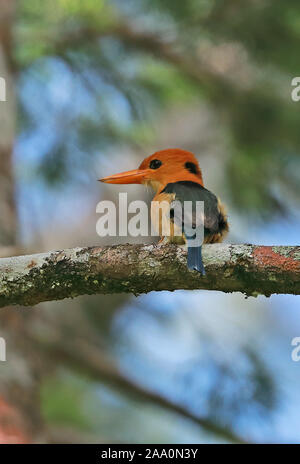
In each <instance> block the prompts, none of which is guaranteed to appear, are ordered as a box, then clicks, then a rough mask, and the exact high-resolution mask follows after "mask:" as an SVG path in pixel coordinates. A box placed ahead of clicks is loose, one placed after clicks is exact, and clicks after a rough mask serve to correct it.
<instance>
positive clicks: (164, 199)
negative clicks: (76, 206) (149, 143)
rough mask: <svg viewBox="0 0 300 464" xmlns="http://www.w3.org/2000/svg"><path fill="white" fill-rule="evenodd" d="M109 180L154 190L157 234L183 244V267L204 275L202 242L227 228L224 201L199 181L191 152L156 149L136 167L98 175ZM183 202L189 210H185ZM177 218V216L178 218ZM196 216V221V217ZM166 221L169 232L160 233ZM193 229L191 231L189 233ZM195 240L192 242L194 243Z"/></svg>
mask: <svg viewBox="0 0 300 464" xmlns="http://www.w3.org/2000/svg"><path fill="white" fill-rule="evenodd" d="M99 180H100V181H101V182H105V183H109V184H144V185H148V186H150V187H151V188H152V189H153V190H154V192H155V196H154V197H153V200H152V202H153V203H155V204H156V205H157V204H158V205H163V206H162V208H161V212H160V214H158V215H157V214H156V209H155V208H151V221H152V222H154V223H155V222H156V224H155V226H156V228H157V229H158V232H159V235H160V236H161V240H160V241H161V242H163V243H164V242H170V243H177V244H187V248H188V252H187V267H188V269H189V270H191V271H198V272H199V273H201V274H202V275H205V268H204V265H203V262H202V244H203V243H219V242H222V241H223V239H224V237H225V236H226V234H227V233H228V231H229V225H228V221H227V215H226V211H225V207H224V205H223V204H222V203H221V202H220V200H219V199H218V198H217V197H216V195H215V194H214V193H212V192H210V191H209V190H207V189H206V188H205V187H204V185H203V178H202V172H201V169H200V166H199V163H198V160H197V158H196V157H195V155H194V154H193V153H191V152H189V151H186V150H182V149H179V148H169V149H166V150H160V151H157V152H155V153H154V154H153V155H150V156H148V157H147V158H145V159H144V161H143V162H142V163H141V164H140V166H139V168H138V169H133V170H131V171H126V172H121V173H118V174H113V175H111V176H107V177H104V178H102V179H99ZM178 202H179V204H180V205H181V207H182V211H183V214H182V215H181V216H179V215H178V214H174V210H175V208H174V205H175V203H176V204H178ZM197 202H202V205H204V208H202V210H201V211H202V217H201V218H198V217H197V214H198V215H199V214H201V213H197V211H198V210H197V208H196V207H195V206H196V204H197ZM187 204H190V205H192V210H189V212H188V214H185V212H186V211H185V209H186V210H187V206H186V205H187ZM179 218H180V219H179ZM198 219H199V221H198ZM166 221H167V222H169V225H170V229H169V230H170V234H168V235H167V236H164V235H163V231H164V230H166V229H165V228H164V225H165V224H164V222H166ZM197 227H202V230H203V233H202V240H201V243H196V242H194V243H193V238H195V232H197ZM193 232H194V234H193ZM195 243H196V245H195Z"/></svg>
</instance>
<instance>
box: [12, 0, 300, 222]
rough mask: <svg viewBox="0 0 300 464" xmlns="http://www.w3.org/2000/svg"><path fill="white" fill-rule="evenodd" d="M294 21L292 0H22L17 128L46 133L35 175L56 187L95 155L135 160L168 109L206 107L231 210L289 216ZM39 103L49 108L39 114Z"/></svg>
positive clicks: (295, 167) (294, 140)
mask: <svg viewBox="0 0 300 464" xmlns="http://www.w3.org/2000/svg"><path fill="white" fill-rule="evenodd" d="M299 16H300V5H299V2H296V1H295V0H292V1H290V2H285V1H283V0H279V1H277V2H276V3H275V4H274V2H272V1H271V0H266V1H264V2H257V1H254V0H253V1H252V0H251V1H250V2H248V4H247V7H245V5H244V4H243V3H242V2H234V1H227V2H225V1H219V0H218V1H216V0H215V1H213V0H212V1H208V0H201V1H196V0H186V1H184V2H182V1H177V0H176V1H175V0H151V1H149V0H141V1H140V0H139V1H138V0H129V1H126V2H123V1H120V0H119V1H117V0H115V1H113V0H112V1H107V0H100V1H99V0H86V1H84V2H83V1H79V0H53V1H51V2H48V1H45V2H41V1H39V0H23V1H20V2H19V10H18V21H17V23H16V48H15V66H16V68H17V70H18V74H19V83H20V85H19V89H20V105H21V107H22V119H21V120H20V123H21V130H23V131H24V132H25V134H26V136H30V135H32V134H34V132H38V130H39V124H40V122H41V120H44V122H45V125H48V127H50V126H51V133H52V137H51V141H49V143H48V146H45V147H44V152H43V153H41V156H40V159H39V163H38V170H37V174H38V175H40V174H43V175H44V177H45V178H46V179H47V180H48V181H50V182H56V181H58V180H61V179H64V182H66V179H68V175H69V178H70V179H72V178H74V176H76V169H77V170H79V172H80V170H81V169H82V168H83V167H84V168H85V169H87V168H88V165H89V162H91V160H92V157H91V156H89V155H91V154H93V153H95V151H96V149H98V151H100V152H102V153H105V150H107V149H108V148H109V149H112V147H117V146H120V145H122V146H124V145H126V146H131V145H133V146H138V147H140V148H141V151H142V147H143V146H144V145H145V144H146V143H149V142H151V140H152V138H153V137H154V132H153V129H152V123H153V121H154V120H156V119H157V118H161V117H162V115H163V114H165V113H163V111H165V110H167V108H168V107H169V106H170V105H174V104H176V103H186V104H189V103H191V102H193V104H194V105H195V104H197V102H199V105H200V104H201V102H202V101H203V100H205V101H206V103H208V104H209V105H210V106H211V108H212V109H213V110H214V111H215V113H216V115H217V117H218V118H219V119H220V121H221V124H222V125H223V127H224V130H226V131H227V134H228V139H229V140H230V147H229V148H230V156H229V157H228V159H227V160H226V165H225V172H224V178H225V179H226V180H227V182H228V187H229V191H230V193H231V198H232V201H233V204H234V206H235V207H237V208H239V209H240V210H241V211H244V212H245V211H247V212H248V213H249V212H250V211H253V212H256V213H257V212H259V213H262V214H264V215H265V216H268V215H269V214H275V213H278V212H279V213H282V212H285V211H292V210H293V206H292V205H293V200H296V201H298V200H299V180H300V179H299V172H300V169H299V146H300V131H299V127H298V114H299V109H298V108H299V106H298V105H297V104H296V103H294V102H292V100H291V98H290V90H291V79H292V77H294V75H297V62H298V53H299V52H298V42H299V35H300V23H299V20H298V19H297V18H298V17H299ZM230 63H233V65H232V66H231V64H230ZM237 71H238V72H237ZM241 72H242V73H243V74H242V76H243V77H241ZM62 76H64V78H66V76H67V77H68V78H69V82H70V84H69V88H68V90H69V95H68V98H66V96H65V95H64V103H63V104H62V103H61V101H60V99H61V97H60V95H54V94H53V91H52V85H59V82H60V80H61V78H62ZM41 80H42V81H43V85H42V86H41ZM29 83H31V88H33V89H34V91H32V93H31V95H29V96H28V90H27V93H26V86H28V85H29ZM71 87H72V88H71ZM64 92H65V93H67V90H64ZM33 95H34V96H35V105H34V107H32V105H31V104H30V101H29V100H28V99H29V98H32V96H33ZM40 98H41V99H42V100H43V99H45V98H48V99H49V101H50V103H49V106H48V107H47V110H45V107H43V105H42V104H41V107H39V105H38V101H39V99H40ZM41 103H42V101H41ZM45 112H46V113H47V114H45ZM41 114H42V116H41ZM47 115H48V117H49V118H50V116H51V118H52V121H53V122H52V123H51V124H50V123H49V120H47V118H46V116H47ZM62 121H63V124H62ZM200 139H201V134H200ZM200 142H201V140H199V144H200ZM160 148H166V147H160ZM143 155H144V153H143ZM74 165H76V169H73V168H74ZM72 166H73V167H72ZM291 166H292V168H291ZM77 172H78V171H77Z"/></svg>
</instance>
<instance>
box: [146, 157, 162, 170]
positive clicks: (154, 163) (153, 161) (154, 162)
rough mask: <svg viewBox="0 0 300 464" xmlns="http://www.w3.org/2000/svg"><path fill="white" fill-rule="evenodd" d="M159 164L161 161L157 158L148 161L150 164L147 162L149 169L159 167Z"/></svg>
mask: <svg viewBox="0 0 300 464" xmlns="http://www.w3.org/2000/svg"><path fill="white" fill-rule="evenodd" d="M161 165H162V162H161V161H160V160H157V159H155V160H152V161H150V164H149V166H150V169H158V168H160V167H161Z"/></svg>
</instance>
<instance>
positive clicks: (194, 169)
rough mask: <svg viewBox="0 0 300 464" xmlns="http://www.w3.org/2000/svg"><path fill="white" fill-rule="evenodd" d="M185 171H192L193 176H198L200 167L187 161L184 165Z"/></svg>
mask: <svg viewBox="0 0 300 464" xmlns="http://www.w3.org/2000/svg"><path fill="white" fill-rule="evenodd" d="M184 167H185V169H187V170H188V171H190V173H191V174H198V173H199V171H198V166H197V165H196V164H195V163H191V162H190V161H187V162H186V163H185V165H184Z"/></svg>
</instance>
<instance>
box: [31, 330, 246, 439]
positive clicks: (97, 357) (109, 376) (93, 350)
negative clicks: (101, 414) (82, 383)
mask: <svg viewBox="0 0 300 464" xmlns="http://www.w3.org/2000/svg"><path fill="white" fill-rule="evenodd" d="M33 339H34V340H35V341H37V342H38V343H39V347H40V348H42V349H44V350H46V351H47V352H48V354H51V356H52V357H53V358H54V359H56V360H57V362H58V363H60V364H65V365H66V366H68V367H72V368H74V369H75V370H77V371H78V372H80V373H82V374H84V375H86V376H88V377H89V378H90V379H92V380H94V381H97V382H100V383H103V384H105V385H107V386H108V387H111V388H113V389H114V390H115V391H117V392H118V393H120V394H123V395H125V396H126V397H128V398H129V399H131V400H133V401H138V402H141V403H142V404H151V405H153V406H156V407H160V408H163V409H165V410H166V411H169V412H171V413H175V414H179V415H181V416H182V417H184V418H186V419H189V420H191V421H192V422H194V423H195V424H197V425H199V426H200V427H202V428H203V430H205V431H206V432H207V433H212V434H214V435H217V436H219V437H221V438H222V439H225V440H228V441H231V442H235V443H245V440H244V438H242V437H240V436H238V435H237V434H236V433H235V432H234V430H233V429H231V427H230V426H228V425H226V426H225V425H221V424H219V423H218V422H217V421H215V420H213V419H211V418H209V417H204V416H202V417H201V416H199V415H197V414H195V413H193V412H191V411H189V410H188V409H186V408H185V407H183V406H181V405H180V404H177V403H175V402H174V401H171V400H169V399H168V398H166V397H164V396H162V395H160V394H159V393H156V392H154V391H151V390H149V389H148V388H146V387H143V386H142V385H139V384H137V383H135V382H134V381H133V380H131V379H130V378H129V377H127V376H126V375H124V374H123V373H122V372H120V371H119V370H118V368H117V367H116V366H115V364H114V362H113V361H112V360H111V359H110V358H109V357H107V356H106V355H104V353H102V352H101V351H100V350H99V349H98V348H97V347H96V346H93V344H91V343H87V342H85V341H84V339H79V338H76V339H73V340H72V341H70V340H69V339H66V338H64V339H63V340H61V339H60V337H59V336H57V335H56V334H53V336H50V337H48V338H47V339H45V338H43V337H40V336H39V335H37V336H36V334H35V335H34V336H33ZM247 443H249V442H247Z"/></svg>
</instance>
